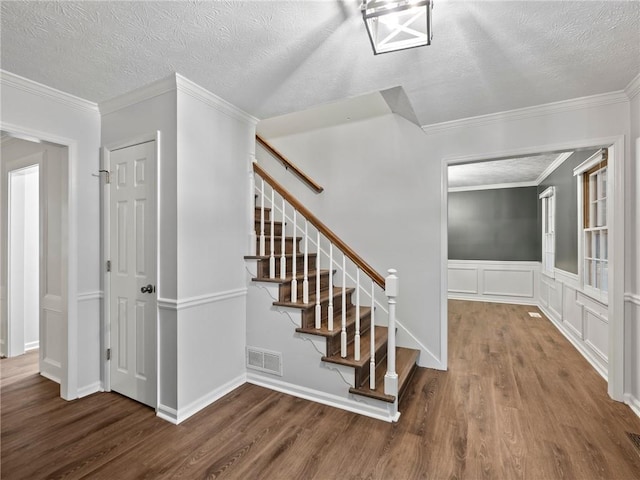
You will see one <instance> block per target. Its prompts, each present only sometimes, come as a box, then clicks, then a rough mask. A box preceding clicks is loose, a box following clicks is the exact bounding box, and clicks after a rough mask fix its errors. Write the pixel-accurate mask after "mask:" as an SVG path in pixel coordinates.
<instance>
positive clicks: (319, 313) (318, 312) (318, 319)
mask: <svg viewBox="0 0 640 480" xmlns="http://www.w3.org/2000/svg"><path fill="white" fill-rule="evenodd" d="M329 275H331V272H329ZM321 319H322V306H321V305H320V230H318V231H317V234H316V328H320V327H321V325H322V322H321Z"/></svg>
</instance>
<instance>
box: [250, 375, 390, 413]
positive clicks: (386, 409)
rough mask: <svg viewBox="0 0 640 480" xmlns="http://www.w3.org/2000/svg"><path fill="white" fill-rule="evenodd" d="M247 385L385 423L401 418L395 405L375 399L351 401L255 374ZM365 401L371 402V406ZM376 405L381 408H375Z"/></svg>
mask: <svg viewBox="0 0 640 480" xmlns="http://www.w3.org/2000/svg"><path fill="white" fill-rule="evenodd" d="M247 383H251V384H253V385H258V386H260V387H264V388H268V389H270V390H275V391H277V392H281V393H286V394H288V395H292V396H294V397H298V398H303V399H305V400H310V401H312V402H316V403H321V404H322V405H327V406H329V407H334V408H339V409H340V410H346V411H348V412H352V413H357V414H360V415H364V416H367V417H371V418H375V419H377V420H383V421H385V422H397V421H398V419H399V418H400V413H399V412H394V411H393V410H394V408H393V407H394V404H393V403H387V402H382V401H379V400H375V399H364V398H363V401H358V400H349V399H348V398H343V397H338V396H337V395H332V394H329V393H326V392H322V391H319V390H314V389H311V388H307V387H302V386H300V385H294V384H292V383H287V382H283V381H281V380H277V379H275V378H270V377H266V376H262V375H259V374H254V373H251V372H249V373H247ZM364 401H367V402H371V403H370V404H368V403H364ZM374 403H377V404H379V406H374Z"/></svg>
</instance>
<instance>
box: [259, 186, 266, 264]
mask: <svg viewBox="0 0 640 480" xmlns="http://www.w3.org/2000/svg"><path fill="white" fill-rule="evenodd" d="M260 256H262V257H264V256H265V239H264V179H262V191H261V192H260Z"/></svg>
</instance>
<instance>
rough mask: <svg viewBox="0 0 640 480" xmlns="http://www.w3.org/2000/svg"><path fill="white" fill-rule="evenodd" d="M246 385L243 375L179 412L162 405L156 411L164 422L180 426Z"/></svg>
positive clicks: (180, 409)
mask: <svg viewBox="0 0 640 480" xmlns="http://www.w3.org/2000/svg"><path fill="white" fill-rule="evenodd" d="M245 383H247V378H246V375H245V374H244V373H243V374H242V375H239V376H237V377H236V378H234V379H233V380H230V381H229V382H227V383H225V384H224V385H221V386H220V387H218V388H216V389H215V390H213V391H212V392H209V393H207V394H206V395H203V396H202V397H200V398H198V399H196V400H194V401H193V402H191V403H190V404H188V405H187V406H185V407H183V408H179V409H178V410H176V409H174V408H170V407H167V406H166V405H161V404H160V405H158V408H157V410H156V415H157V416H158V417H160V418H162V419H163V420H166V421H168V422H171V423H173V424H174V425H178V424H179V423H182V422H184V421H185V420H186V419H187V418H189V417H191V416H192V415H195V414H196V413H198V412H199V411H200V410H202V409H203V408H206V407H208V406H209V405H211V404H212V403H213V402H215V401H216V400H219V399H220V398H222V397H224V396H225V395H226V394H227V393H229V392H232V391H233V390H235V389H236V388H238V387H239V386H241V385H244V384H245Z"/></svg>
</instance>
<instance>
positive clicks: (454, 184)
mask: <svg viewBox="0 0 640 480" xmlns="http://www.w3.org/2000/svg"><path fill="white" fill-rule="evenodd" d="M559 155H560V154H558V153H550V154H544V155H535V156H532V157H522V158H508V159H504V160H491V161H488V162H478V163H468V164H465V165H451V166H450V167H449V171H448V174H449V188H460V187H478V186H483V185H502V184H512V183H522V182H535V181H536V180H537V179H538V177H539V176H540V175H541V174H542V172H544V171H545V170H546V169H547V167H549V165H551V164H552V163H553V161H554V160H555V159H556V158H558V156H559Z"/></svg>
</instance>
